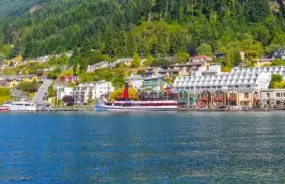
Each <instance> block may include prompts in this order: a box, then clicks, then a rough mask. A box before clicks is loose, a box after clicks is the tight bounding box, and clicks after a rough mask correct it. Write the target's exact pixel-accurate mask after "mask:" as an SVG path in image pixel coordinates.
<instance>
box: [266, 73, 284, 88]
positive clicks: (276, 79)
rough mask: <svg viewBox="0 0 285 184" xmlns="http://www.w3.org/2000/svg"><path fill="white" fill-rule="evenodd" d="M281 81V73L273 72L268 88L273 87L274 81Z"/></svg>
mask: <svg viewBox="0 0 285 184" xmlns="http://www.w3.org/2000/svg"><path fill="white" fill-rule="evenodd" d="M282 81H283V77H282V75H276V74H273V75H272V77H271V81H270V85H269V88H274V86H275V84H276V83H280V82H282Z"/></svg>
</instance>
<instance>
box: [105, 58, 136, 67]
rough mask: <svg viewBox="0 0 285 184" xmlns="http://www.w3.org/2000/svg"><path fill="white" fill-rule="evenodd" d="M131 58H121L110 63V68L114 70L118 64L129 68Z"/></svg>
mask: <svg viewBox="0 0 285 184" xmlns="http://www.w3.org/2000/svg"><path fill="white" fill-rule="evenodd" d="M132 60H133V59H132V58H121V59H118V60H116V61H114V62H112V63H110V68H116V67H117V66H118V65H119V64H123V65H126V66H130V65H131V63H132Z"/></svg>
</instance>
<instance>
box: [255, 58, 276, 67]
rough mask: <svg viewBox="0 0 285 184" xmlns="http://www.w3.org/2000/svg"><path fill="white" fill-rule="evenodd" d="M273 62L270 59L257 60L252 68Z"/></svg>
mask: <svg viewBox="0 0 285 184" xmlns="http://www.w3.org/2000/svg"><path fill="white" fill-rule="evenodd" d="M274 60H275V59H271V58H264V59H258V60H256V61H254V66H255V67H263V66H264V65H271V64H272V62H273V61H274Z"/></svg>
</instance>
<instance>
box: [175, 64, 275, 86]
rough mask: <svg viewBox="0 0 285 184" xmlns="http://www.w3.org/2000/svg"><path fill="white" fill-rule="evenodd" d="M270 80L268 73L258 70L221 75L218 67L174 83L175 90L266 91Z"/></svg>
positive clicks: (236, 71)
mask: <svg viewBox="0 0 285 184" xmlns="http://www.w3.org/2000/svg"><path fill="white" fill-rule="evenodd" d="M270 80H271V74H270V73H262V72H258V70H246V71H244V70H238V69H236V70H233V71H232V72H231V73H226V74H225V73H221V71H220V67H218V66H217V67H215V66H212V68H210V70H209V69H208V70H204V71H199V72H196V74H195V75H194V76H180V77H177V78H176V80H175V82H174V88H175V89H177V90H194V89H196V90H217V89H221V90H232V89H267V88H268V86H269V83H270Z"/></svg>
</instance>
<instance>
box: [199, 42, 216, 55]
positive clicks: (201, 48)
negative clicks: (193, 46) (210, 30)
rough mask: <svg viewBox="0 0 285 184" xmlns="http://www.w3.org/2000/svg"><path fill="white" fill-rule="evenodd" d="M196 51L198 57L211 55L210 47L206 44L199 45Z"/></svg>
mask: <svg viewBox="0 0 285 184" xmlns="http://www.w3.org/2000/svg"><path fill="white" fill-rule="evenodd" d="M197 51H198V53H199V54H200V55H208V56H212V55H213V52H212V48H211V46H210V45H208V44H206V43H203V44H201V45H200V46H199V47H198V49H197Z"/></svg>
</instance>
